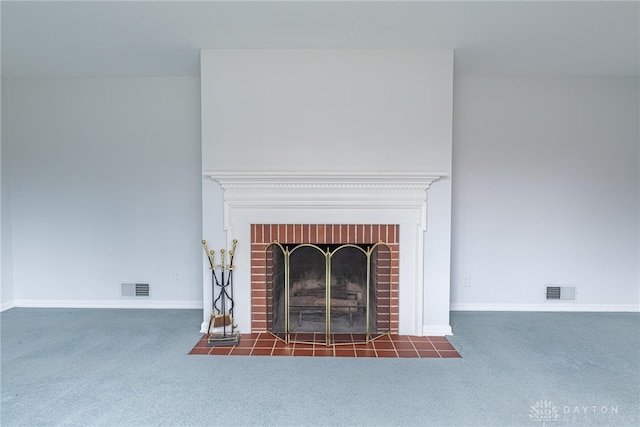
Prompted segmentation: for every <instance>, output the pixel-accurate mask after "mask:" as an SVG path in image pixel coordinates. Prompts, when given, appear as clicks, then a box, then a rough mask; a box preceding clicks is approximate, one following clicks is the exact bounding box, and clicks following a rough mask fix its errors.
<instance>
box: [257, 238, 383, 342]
mask: <svg viewBox="0 0 640 427" xmlns="http://www.w3.org/2000/svg"><path fill="white" fill-rule="evenodd" d="M265 255H266V270H265V279H266V291H267V330H268V331H269V332H270V333H271V334H273V335H274V336H276V337H277V338H279V339H281V340H282V341H284V342H286V343H287V344H289V343H292V342H300V343H324V344H326V345H327V346H330V345H336V344H352V343H360V342H363V343H368V342H370V341H371V340H373V339H376V338H378V337H380V336H382V335H385V334H388V333H389V332H390V331H391V283H392V276H391V274H392V262H391V248H390V247H389V245H388V244H386V243H384V242H378V243H375V244H358V245H356V244H342V245H325V247H324V248H321V247H320V246H317V245H314V244H306V243H304V244H285V243H283V244H280V243H278V242H277V241H274V242H273V243H271V244H269V245H268V246H267V248H266V253H265Z"/></svg>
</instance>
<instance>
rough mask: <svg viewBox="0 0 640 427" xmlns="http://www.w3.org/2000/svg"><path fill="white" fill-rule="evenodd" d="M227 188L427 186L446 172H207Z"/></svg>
mask: <svg viewBox="0 0 640 427" xmlns="http://www.w3.org/2000/svg"><path fill="white" fill-rule="evenodd" d="M203 175H204V176H208V177H210V178H212V179H214V180H215V181H218V182H219V183H220V185H221V186H222V188H223V189H224V190H234V189H237V190H265V189H272V190H278V189H283V190H289V189H294V190H295V189H303V190H312V189H318V190H338V191H339V190H365V191H366V190H385V189H388V190H427V189H428V188H429V186H430V185H431V184H432V183H433V182H434V181H436V180H438V179H440V178H442V177H445V176H448V174H447V173H446V172H433V173H423V172H328V171H327V172H274V171H256V172H236V171H233V172H229V171H208V172H203Z"/></svg>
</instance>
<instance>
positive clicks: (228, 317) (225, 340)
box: [202, 239, 240, 347]
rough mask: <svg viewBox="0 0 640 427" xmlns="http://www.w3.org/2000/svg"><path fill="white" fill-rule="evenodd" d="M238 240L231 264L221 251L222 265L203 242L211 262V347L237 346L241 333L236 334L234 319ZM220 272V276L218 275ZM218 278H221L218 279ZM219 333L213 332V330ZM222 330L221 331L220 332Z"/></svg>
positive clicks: (209, 333)
mask: <svg viewBox="0 0 640 427" xmlns="http://www.w3.org/2000/svg"><path fill="white" fill-rule="evenodd" d="M237 244H238V241H237V240H235V239H234V240H233V248H232V249H231V250H230V251H229V263H228V264H227V263H226V256H225V250H224V249H220V264H216V263H215V251H213V250H212V251H210V250H209V248H208V247H207V241H206V240H203V241H202V247H203V249H204V253H205V254H206V255H207V258H208V260H209V265H210V267H209V269H210V270H211V288H212V289H211V295H212V310H211V318H210V319H209V328H208V329H207V343H208V346H209V347H216V346H225V345H237V344H238V343H239V342H240V333H238V332H236V327H237V325H235V324H234V317H233V307H234V301H233V268H234V265H233V256H234V254H235V251H236V245H237ZM217 270H219V273H220V274H219V275H218V274H217ZM218 276H220V278H219V279H218ZM212 327H213V328H214V329H217V330H218V332H213V333H212V332H211V328H212ZM220 329H221V331H220Z"/></svg>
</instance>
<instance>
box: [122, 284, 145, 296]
mask: <svg viewBox="0 0 640 427" xmlns="http://www.w3.org/2000/svg"><path fill="white" fill-rule="evenodd" d="M121 295H122V296H123V297H125V298H131V297H148V296H149V284H148V283H121Z"/></svg>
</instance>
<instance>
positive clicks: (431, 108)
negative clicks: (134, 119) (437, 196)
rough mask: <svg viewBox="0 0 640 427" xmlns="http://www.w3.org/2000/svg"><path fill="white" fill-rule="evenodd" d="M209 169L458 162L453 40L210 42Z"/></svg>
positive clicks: (205, 141) (205, 93)
mask: <svg viewBox="0 0 640 427" xmlns="http://www.w3.org/2000/svg"><path fill="white" fill-rule="evenodd" d="M201 67H202V102H203V104H202V111H203V130H202V137H203V138H202V162H203V170H205V171H210V170H217V171H234V170H243V171H244V170H250V171H252V170H269V171H273V170H275V171H283V170H287V171H309V170H311V171H352V172H353V171H367V172H370V171H377V170H381V171H394V172H395V171H398V168H402V169H403V170H407V171H430V172H433V171H443V172H449V171H450V168H451V114H452V113H451V111H452V84H453V54H452V51H450V50H434V51H431V50H419V49H418V50H385V49H342V50H339V49H337V50H322V49H312V50H304V49H286V50H278V49H259V50H252V49H229V50H225V49H219V50H215V49H214V50H203V51H202V55H201Z"/></svg>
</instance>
